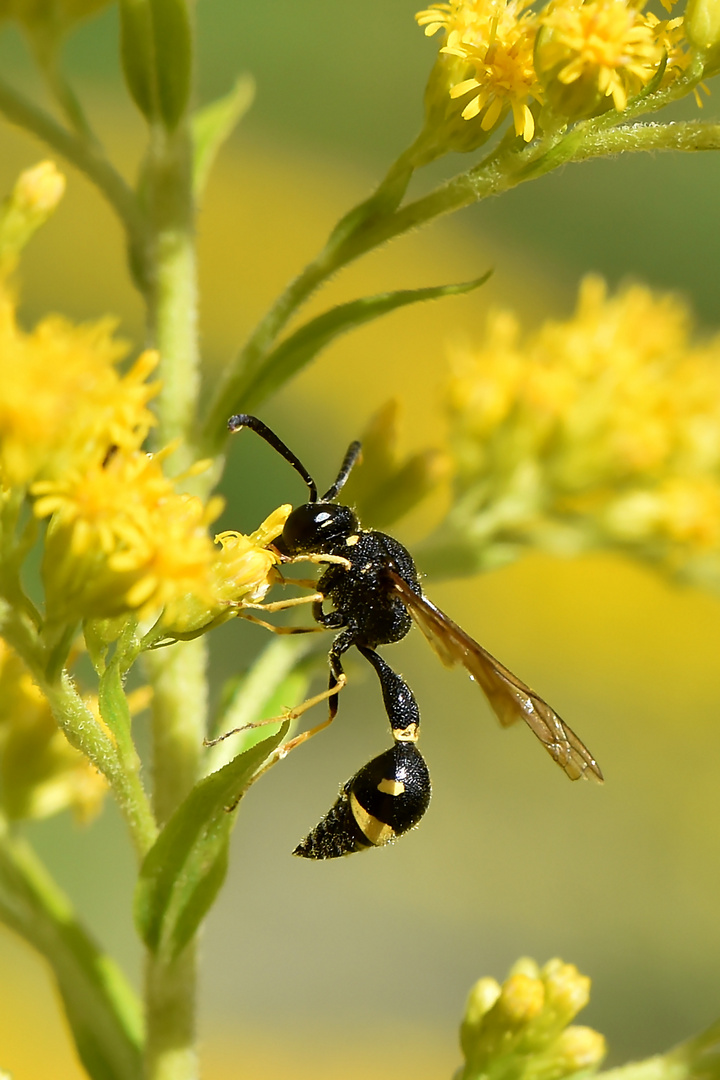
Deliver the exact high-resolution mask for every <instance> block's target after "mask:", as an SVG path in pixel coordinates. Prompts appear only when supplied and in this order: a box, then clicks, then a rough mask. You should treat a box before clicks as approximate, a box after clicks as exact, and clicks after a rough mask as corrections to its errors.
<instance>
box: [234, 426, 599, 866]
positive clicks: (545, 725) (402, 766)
mask: <svg viewBox="0 0 720 1080" xmlns="http://www.w3.org/2000/svg"><path fill="white" fill-rule="evenodd" d="M244 427H247V428H251V429H252V430H253V431H255V432H256V433H257V434H258V435H260V436H261V438H263V439H265V441H266V442H268V443H269V444H270V446H272V447H273V448H274V449H275V450H277V451H278V453H280V454H281V455H282V456H283V457H284V458H285V460H286V461H288V462H289V463H290V464H291V465H292V466H293V468H294V469H295V470H296V471H297V472H298V473H299V474H300V476H301V477H302V478H303V480H304V481H305V483H306V484H307V486H308V490H309V492H310V499H309V501H308V502H307V503H305V504H304V505H303V506H298V507H297V508H296V509H295V510H293V511H292V512H291V514H290V516H289V517H288V519H287V521H286V523H285V527H284V529H283V532H282V535H281V536H280V537H279V539H278V540H277V541H276V542H275V546H276V548H277V549H278V550H279V552H280V553H281V555H283V556H285V557H286V558H288V559H289V558H307V557H311V556H317V559H316V561H317V562H321V563H324V562H327V563H328V564H329V565H328V566H327V568H326V569H325V570H324V571H323V573H322V574H321V576H320V578H319V580H318V582H317V586H316V589H317V592H316V595H315V598H311V599H312V605H313V606H312V612H313V617H314V619H315V621H316V622H317V623H319V624H320V626H321V627H324V628H325V629H327V630H337V631H338V633H337V636H336V637H335V640H334V641H333V643H332V645H331V646H330V651H329V653H328V663H329V665H330V681H329V686H328V691H327V693H325V694H321V695H318V696H317V698H313V699H312V700H311V702H309V703H306V705H307V704H314V703H315V702H317V701H319V700H322V699H324V698H327V700H328V705H329V716H328V719H327V720H325V721H324V722H323V723H322V724H319V725H318V726H317V727H315V728H312V729H310V730H309V731H306V732H303V733H302V735H300V736H297V737H296V738H295V739H293V740H292V741H291V743H289V744H287V745H288V749H290V748H292V747H294V746H297V745H298V744H299V743H300V742H303V741H305V740H306V739H307V738H309V737H310V736H311V735H314V734H315V733H316V732H317V731H320V730H321V729H322V728H324V727H327V725H328V724H330V723H331V722H332V721H333V720H334V718H335V716H336V714H337V709H338V693H339V691H340V690H341V689H342V687H343V686H344V685H345V681H346V678H345V673H344V671H343V666H342V656H343V653H345V652H347V650H348V649H349V648H350V647H351V646H353V645H354V646H355V648H356V649H357V650H358V652H360V653H362V655H363V656H364V657H365V659H366V660H367V661H368V662H369V663H370V664H371V665H372V667H373V668H374V669H375V671H376V673H377V676H378V679H379V680H380V687H381V690H382V695H383V701H384V704H385V711H386V712H387V715H388V719H389V721H390V728H391V730H392V736H393V739H394V744H393V747H392V749H390V750H387V751H386V752H385V753H384V754H380V756H379V757H376V758H373V760H372V761H370V762H368V764H367V765H364V766H363V768H362V769H360V771H359V772H357V773H355V775H354V776H352V777H351V778H350V779H349V780H348V782H347V783H346V784H345V785H344V786H343V788H342V790H341V792H340V796H339V798H338V799H337V801H336V802H335V804H334V805H333V806H332V807H331V809H330V810H329V811H328V813H327V814H326V815H325V817H324V818H323V819H322V821H320V822H319V824H317V825H316V826H315V828H314V829H313V830H312V831H311V832H310V833H309V834H308V835H307V836H306V837H305V839H304V840H303V841H302V842H301V843H300V844H298V846H297V847H296V848H295V851H294V852H293V854H294V855H301V856H303V857H304V858H306V859H333V858H336V857H338V856H340V855H348V854H350V853H351V852H353V851H362V850H364V849H365V848H368V847H373V846H375V847H379V846H381V845H382V844H387V843H388V842H389V841H391V840H394V839H395V838H396V837H398V836H401V835H402V834H403V833H404V832H407V830H408V829H411V828H412V827H413V826H414V825H417V823H418V822H419V821H420V818H421V817H422V816H423V814H424V813H425V811H426V810H427V808H428V804H429V802H430V775H429V773H428V768H427V765H426V764H425V761H424V759H423V757H422V755H421V753H420V751H419V750H418V748H417V746H416V743H417V739H418V734H419V728H420V712H419V710H418V707H417V703H416V701H415V698H414V696H413V693H412V691H411V690H410V688H409V686H408V685H407V683H406V682H405V681H404V679H402V678H401V677H400V676H399V675H398V674H397V672H395V671H393V669H392V668H391V667H390V666H389V665H388V664H387V663H386V661H385V660H384V659H383V657H382V656H380V654H379V653H378V651H377V647H378V645H389V644H390V643H391V642H393V641H400V639H401V638H404V637H405V635H406V634H407V633H408V631H409V630H410V627H411V625H412V621H413V620H415V622H416V623H417V624H418V626H419V627H420V629H421V630H422V632H423V634H424V635H425V637H426V638H427V639H428V641H429V642H430V644H431V645H432V646H433V648H434V649H435V651H436V652H437V654H438V655H439V657H440V659H441V660H442V661H443V662H444V663H445V664H448V665H453V664H456V663H460V664H462V665H463V666H464V667H465V668H466V669H467V671H468V672H469V673H470V675H471V676H472V678H473V679H475V680H476V681H477V682H478V683H479V685H480V687H481V688H482V690H483V691H484V693H485V695H486V697H487V699H488V701H489V702H490V705H491V706H492V708H493V710H494V712H495V714H496V715H497V717H498V719H499V720H500V723H501V724H503V725H505V726H507V725H509V724H513V723H514V722H515V721H516V720H521V719H522V720H524V721H525V723H526V724H528V725H529V727H530V729H531V730H532V731H533V732H534V733H535V735H537V737H538V738H539V739H540V741H541V742H542V744H543V746H544V747H545V748H546V750H547V751H548V753H549V754H550V755H551V757H552V758H553V760H554V761H556V762H557V763H558V765H559V766H560V767H561V768H562V769H563V770H564V771H565V773H566V775H567V776H569V777H570V779H571V780H577V779H579V778H580V777H581V776H585V775H588V776H592V777H593V778H594V779H596V780H599V781H602V778H603V777H602V773H601V771H600V767H599V765H598V764H597V762H596V761H595V759H594V757H593V756H592V754H591V753H590V752H589V750H588V749H587V747H586V746H585V745H584V744H583V743H582V742H581V741H580V739H579V738H578V737H577V735H576V734H575V732H574V731H572V730H571V729H570V728H569V727H568V726H567V724H565V723H564V722H563V721H562V720H561V719H560V717H559V716H558V715H557V713H556V712H554V710H553V709H551V708H550V706H549V705H548V704H547V702H545V701H543V699H542V698H541V697H538V695H537V694H536V693H535V692H534V691H533V690H531V689H530V688H529V687H528V686H526V685H525V684H524V683H522V682H520V680H519V679H518V678H516V677H515V676H514V675H513V674H512V672H510V671H508V669H507V668H506V667H504V666H503V665H502V664H500V663H499V662H498V661H497V660H496V659H495V658H494V657H493V656H491V655H490V653H489V652H487V651H486V650H485V649H483V647H482V646H481V645H479V644H478V643H477V641H474V640H473V638H471V637H470V636H469V634H466V633H465V631H464V630H462V629H461V628H460V627H459V626H458V625H457V623H454V622H453V621H452V619H450V618H448V616H447V615H445V614H444V612H442V611H440V609H439V608H437V607H435V605H434V604H432V603H431V602H430V601H429V600H428V599H427V597H426V596H424V595H423V591H422V588H421V586H420V582H419V581H418V574H417V570H416V568H415V563H414V562H413V559H412V556H411V555H410V553H409V552H408V551H407V550H406V549H405V548H404V547H403V546H402V544H400V543H399V542H398V541H397V540H395V539H394V538H393V537H392V536H387V535H386V534H385V533H381V532H374V531H373V530H370V529H362V528H361V527H360V522H359V521H358V519H357V516H356V515H355V513H354V512H353V510H351V509H350V507H349V506H343V505H342V504H340V503H338V502H336V499H337V496H338V493H339V491H340V490H341V488H342V487H343V485H344V484H345V481H346V480H347V478H348V476H349V475H350V470H351V469H352V467H353V465H354V464H355V463H356V462H357V460H358V458H359V456H360V450H361V447H360V443H359V442H353V443H351V444H350V446H349V448H348V451H347V453H346V455H345V459H344V461H343V463H342V466H341V468H340V472H339V474H338V477H337V479H336V480H335V482H334V483H333V484H332V485H331V487H330V488H328V490H327V491H326V492H325V494H324V495H323V496H322V498H320V499H318V492H317V486H316V484H315V481H314V480H313V479H312V477H311V476H310V474H309V473H308V471H307V469H306V468H305V467H304V466H303V464H302V463H301V462H300V461H299V459H298V458H297V457H296V456H295V454H293V453H292V451H291V450H290V449H289V448H288V447H287V446H286V445H285V444H284V443H283V442H282V441H281V440H280V439H279V438H278V437H277V435H275V433H274V432H273V431H271V430H270V429H269V428H268V427H267V426H266V425H265V424H264V423H263V422H262V421H261V420H258V418H257V417H255V416H247V415H239V416H231V417H230V419H229V420H228V428H229V429H230V431H239V430H240V429H241V428H244ZM325 601H328V602H329V603H330V604H331V605H332V608H331V610H329V611H325V610H324V606H323V605H324V602H325ZM282 606H283V605H282V603H280V604H277V605H270V607H271V608H272V607H275V608H276V609H277V608H279V607H282ZM300 632H302V631H300ZM302 711H304V707H301V708H300V709H298V710H295V715H299V713H300V712H302Z"/></svg>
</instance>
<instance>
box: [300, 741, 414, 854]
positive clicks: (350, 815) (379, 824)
mask: <svg viewBox="0 0 720 1080" xmlns="http://www.w3.org/2000/svg"><path fill="white" fill-rule="evenodd" d="M429 803H430V774H429V773H428V769H427V765H426V764H425V761H424V759H423V756H422V754H421V753H420V751H419V750H418V748H417V747H416V746H415V744H414V743H411V742H397V743H395V745H394V746H393V747H392V749H390V750H387V751H386V752H385V753H384V754H380V756H379V757H376V758H373V760H372V761H369V762H368V764H367V765H364V766H363V768H362V769H360V771H359V772H357V773H356V774H355V776H353V777H351V779H350V780H348V782H347V783H346V784H345V786H344V788H343V789H342V791H341V792H340V796H339V798H338V800H337V801H336V803H335V804H334V806H332V807H331V808H330V810H329V811H328V812H327V814H326V815H325V817H324V818H323V819H322V821H320V822H319V823H318V824H317V825H316V826H315V828H314V829H313V830H312V831H311V832H310V833H309V834H308V835H307V836H306V837H305V839H304V840H303V841H302V843H300V844H298V846H297V847H296V848H295V851H294V852H293V855H300V856H302V857H303V858H305V859H336V858H338V857H339V856H340V855H350V854H352V853H353V852H354V851H363V850H364V849H365V848H369V847H382V845H383V844H388V843H390V841H392V840H394V839H395V838H396V837H397V836H402V834H403V833H404V832H407V831H408V829H411V828H412V827H413V825H417V823H418V821H419V820H420V818H421V817H422V816H423V814H424V813H425V811H426V810H427V808H428V804H429Z"/></svg>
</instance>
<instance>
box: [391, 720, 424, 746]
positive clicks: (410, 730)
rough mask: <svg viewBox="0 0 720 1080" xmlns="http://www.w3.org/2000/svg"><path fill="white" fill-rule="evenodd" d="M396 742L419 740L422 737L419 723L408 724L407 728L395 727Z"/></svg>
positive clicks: (394, 736)
mask: <svg viewBox="0 0 720 1080" xmlns="http://www.w3.org/2000/svg"><path fill="white" fill-rule="evenodd" d="M392 734H393V739H394V740H395V742H417V741H418V739H419V738H420V732H419V731H418V725H417V724H408V726H407V727H406V728H393V733H392Z"/></svg>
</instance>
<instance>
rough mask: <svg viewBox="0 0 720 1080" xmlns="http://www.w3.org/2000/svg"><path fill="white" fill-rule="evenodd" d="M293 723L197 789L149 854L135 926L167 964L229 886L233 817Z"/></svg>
mask: <svg viewBox="0 0 720 1080" xmlns="http://www.w3.org/2000/svg"><path fill="white" fill-rule="evenodd" d="M288 727H289V722H288V721H285V722H284V723H283V724H281V725H279V730H276V732H275V734H273V735H270V736H269V737H268V738H266V739H264V740H263V742H261V743H259V744H258V745H257V746H253V747H251V748H250V749H249V750H246V751H245V752H244V753H242V754H238V756H237V757H235V758H233V760H232V761H230V762H229V763H228V764H227V765H225V766H224V767H223V768H222V769H218V771H217V772H214V773H211V774H210V775H209V776H206V777H205V778H204V780H201V781H200V782H199V783H198V784H196V785H195V787H194V788H193V790H192V791H191V792H190V794H189V795H188V797H187V799H185V801H184V802H183V803H182V805H181V806H179V807H178V809H177V810H176V811H175V813H174V814H173V816H172V817H171V818H170V820H169V821H168V822H167V824H166V825H165V827H164V829H163V830H162V832H161V833H160V835H159V837H158V838H157V840H156V842H155V844H154V845H153V847H152V848H151V849H150V851H149V852H148V853H147V855H146V857H145V860H144V862H143V864H142V867H141V869H140V877H139V880H138V884H137V889H136V893H135V922H136V924H137V927H138V931H139V933H140V936H141V937H142V939H143V941H144V942H145V944H146V945H147V947H148V948H149V949H150V950H151V951H152V952H156V953H159V954H161V955H162V956H163V957H164V958H165V959H166V960H167V961H172V960H173V959H175V957H177V956H178V955H179V953H180V952H181V951H182V950H183V948H184V947H185V946H186V945H187V943H188V941H190V939H191V938H192V936H193V935H194V933H195V931H196V930H197V928H198V926H199V925H200V923H201V921H202V919H203V918H204V916H205V914H206V913H207V911H208V909H209V908H210V905H211V904H212V902H213V900H214V899H215V896H216V895H217V893H218V890H219V889H220V886H221V885H222V883H223V881H224V880H225V873H226V871H227V848H228V841H229V838H230V829H231V827H232V824H233V821H234V814H232V813H228V811H227V807H228V806H232V805H233V804H234V803H235V802H236V800H237V799H238V798H239V796H242V795H243V794H244V792H245V789H246V788H247V787H248V785H249V783H250V781H251V780H252V777H253V775H254V774H255V773H256V772H257V770H258V769H259V768H260V766H261V765H262V763H263V762H264V761H265V760H266V758H267V757H268V756H269V755H270V754H271V753H272V751H273V750H274V749H275V748H276V747H277V746H278V745H279V744H280V743H281V742H282V740H283V739H284V738H285V736H286V734H287V731H288Z"/></svg>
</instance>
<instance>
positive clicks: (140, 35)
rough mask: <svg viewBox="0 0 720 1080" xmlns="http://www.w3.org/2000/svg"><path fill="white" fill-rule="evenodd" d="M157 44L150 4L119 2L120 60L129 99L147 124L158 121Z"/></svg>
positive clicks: (145, 0)
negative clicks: (155, 72)
mask: <svg viewBox="0 0 720 1080" xmlns="http://www.w3.org/2000/svg"><path fill="white" fill-rule="evenodd" d="M154 52H155V48H154V43H153V24H152V13H151V11H150V5H149V3H148V0H120V59H121V62H122V69H123V74H124V75H125V82H126V83H127V87H128V90H129V91H130V95H131V97H132V99H133V101H134V102H135V104H136V105H137V107H138V109H139V110H140V112H141V113H142V114H143V116H144V117H145V119H146V120H152V119H154V117H155V114H156V111H157V107H156V102H155V90H156V87H155V79H154V66H155V64H154Z"/></svg>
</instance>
